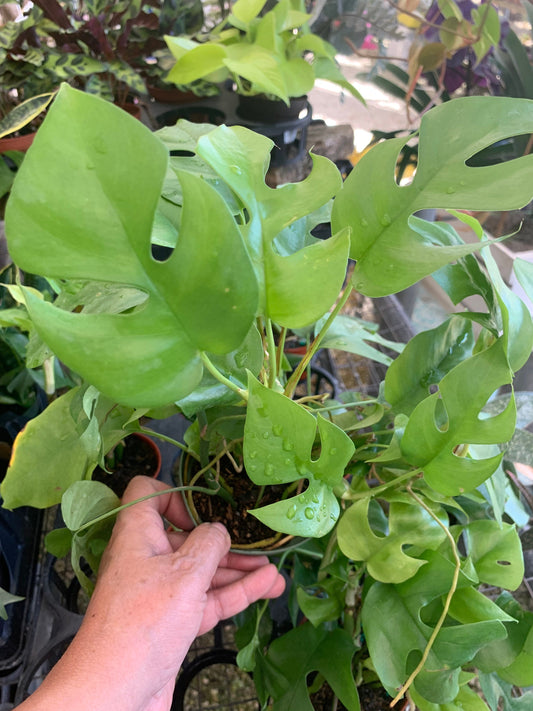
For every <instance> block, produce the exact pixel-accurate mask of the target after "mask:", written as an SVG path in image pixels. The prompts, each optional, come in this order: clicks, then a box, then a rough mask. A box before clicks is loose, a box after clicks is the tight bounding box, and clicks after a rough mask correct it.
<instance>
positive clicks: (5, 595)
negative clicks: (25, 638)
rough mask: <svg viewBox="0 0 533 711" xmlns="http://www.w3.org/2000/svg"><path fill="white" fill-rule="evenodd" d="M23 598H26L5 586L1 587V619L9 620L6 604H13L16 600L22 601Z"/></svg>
mask: <svg viewBox="0 0 533 711" xmlns="http://www.w3.org/2000/svg"><path fill="white" fill-rule="evenodd" d="M21 600H24V598H23V597H20V596H19V595H12V594H11V593H10V592H8V591H7V590H4V588H0V619H2V620H7V617H8V615H7V610H6V605H12V604H13V603H14V602H20V601H21Z"/></svg>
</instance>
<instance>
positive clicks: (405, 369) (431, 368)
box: [385, 316, 474, 415]
mask: <svg viewBox="0 0 533 711" xmlns="http://www.w3.org/2000/svg"><path fill="white" fill-rule="evenodd" d="M473 345H474V340H473V334H472V326H471V324H469V323H468V322H467V321H465V320H464V319H462V318H460V317H458V316H455V317H452V318H450V319H448V320H447V321H445V322H444V323H443V324H441V325H440V326H438V327H437V328H432V329H430V330H429V331H422V332H421V333H418V334H417V335H416V336H414V338H412V339H411V340H410V341H409V343H408V344H407V346H406V347H405V349H404V351H403V352H402V353H401V354H400V356H398V358H396V360H395V361H394V362H393V363H392V364H391V366H390V367H389V368H388V370H387V374H386V376H385V399H386V400H387V401H388V402H389V403H390V404H391V405H392V407H393V409H394V411H395V412H404V413H405V414H407V415H409V414H411V412H412V411H413V409H414V408H415V407H416V405H418V403H419V402H421V401H422V400H424V399H425V398H426V397H427V396H428V395H429V394H430V390H429V388H430V386H432V385H438V383H439V382H440V381H441V380H442V378H443V377H444V376H445V375H446V373H448V372H449V371H450V370H452V369H453V368H454V367H455V366H456V365H457V364H458V363H460V362H461V361H463V360H464V359H465V358H467V357H468V356H469V355H471V353H472V348H473Z"/></svg>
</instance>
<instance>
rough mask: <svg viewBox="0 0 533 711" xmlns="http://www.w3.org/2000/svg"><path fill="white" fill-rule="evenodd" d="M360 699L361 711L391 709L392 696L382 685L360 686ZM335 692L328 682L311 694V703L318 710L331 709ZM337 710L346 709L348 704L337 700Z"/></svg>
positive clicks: (344, 710)
mask: <svg viewBox="0 0 533 711" xmlns="http://www.w3.org/2000/svg"><path fill="white" fill-rule="evenodd" d="M357 691H358V692H359V700H360V702H361V711H390V702H391V701H392V699H391V697H390V696H389V695H388V694H387V692H386V691H385V689H384V688H383V687H382V686H372V685H371V684H367V685H364V686H360V687H359V688H358V689H357ZM333 698H334V694H333V691H332V690H331V687H330V686H329V685H328V684H322V686H321V687H320V689H319V690H318V691H316V692H315V693H314V694H311V703H312V704H313V708H314V709H315V710H316V711H330V709H331V707H332V703H333ZM336 708H337V711H346V706H344V704H341V702H340V701H338V702H337V707H336Z"/></svg>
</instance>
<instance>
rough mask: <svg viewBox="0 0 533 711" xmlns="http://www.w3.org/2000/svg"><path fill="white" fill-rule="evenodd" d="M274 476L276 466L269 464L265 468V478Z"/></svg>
mask: <svg viewBox="0 0 533 711" xmlns="http://www.w3.org/2000/svg"><path fill="white" fill-rule="evenodd" d="M273 475H274V465H273V464H267V465H266V467H265V476H268V477H271V476H273Z"/></svg>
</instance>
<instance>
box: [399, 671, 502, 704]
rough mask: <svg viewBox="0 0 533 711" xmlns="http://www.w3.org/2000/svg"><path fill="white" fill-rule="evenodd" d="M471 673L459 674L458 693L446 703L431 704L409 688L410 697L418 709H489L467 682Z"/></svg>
mask: <svg viewBox="0 0 533 711" xmlns="http://www.w3.org/2000/svg"><path fill="white" fill-rule="evenodd" d="M471 676H472V675H471V674H466V673H463V674H461V675H460V676H459V684H460V688H459V693H458V694H457V696H456V697H455V699H454V700H453V701H451V702H450V703H446V704H433V703H432V702H431V701H427V700H426V699H424V698H423V697H422V696H420V694H418V693H417V691H416V689H411V691H410V694H411V697H412V699H413V701H414V703H415V704H416V708H417V709H418V710H419V711H489V708H488V706H487V704H486V703H485V702H484V701H483V699H482V698H481V696H480V695H479V694H478V693H477V692H476V691H475V690H474V689H472V688H470V687H469V686H468V684H467V680H468V679H470V678H471Z"/></svg>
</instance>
